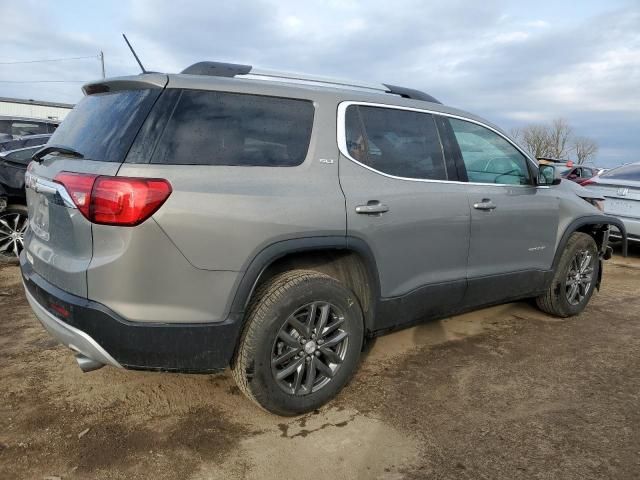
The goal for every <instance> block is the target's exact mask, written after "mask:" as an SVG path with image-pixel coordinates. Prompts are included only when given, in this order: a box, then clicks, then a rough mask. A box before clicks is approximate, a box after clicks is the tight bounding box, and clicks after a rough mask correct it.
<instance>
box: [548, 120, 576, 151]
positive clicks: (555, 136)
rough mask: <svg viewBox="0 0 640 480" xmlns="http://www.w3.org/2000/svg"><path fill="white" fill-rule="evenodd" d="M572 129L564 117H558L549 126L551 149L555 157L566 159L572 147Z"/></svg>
mask: <svg viewBox="0 0 640 480" xmlns="http://www.w3.org/2000/svg"><path fill="white" fill-rule="evenodd" d="M572 133H573V132H572V129H571V127H570V126H569V124H568V123H567V121H566V120H565V119H563V118H556V119H555V120H554V121H553V122H551V127H550V128H549V150H550V152H549V153H550V155H551V157H553V158H562V159H565V158H567V157H568V156H569V151H570V149H571V143H570V140H571V135H572Z"/></svg>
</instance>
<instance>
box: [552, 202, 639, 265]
mask: <svg viewBox="0 0 640 480" xmlns="http://www.w3.org/2000/svg"><path fill="white" fill-rule="evenodd" d="M586 225H613V226H614V227H616V228H617V229H618V230H620V235H621V237H622V255H623V256H624V257H626V256H627V250H628V245H627V243H628V242H627V229H626V228H625V226H624V223H623V222H622V220H620V219H619V218H616V217H612V216H611V215H604V214H603V215H587V216H584V217H579V218H576V219H575V220H573V221H572V222H571V223H570V224H569V226H568V227H567V228H566V229H565V231H564V233H563V234H562V238H561V239H560V242H559V243H558V248H556V254H555V256H554V258H553V264H552V265H553V266H552V270H553V271H554V272H555V270H556V268H557V267H558V263H559V262H560V257H562V252H564V248H565V246H566V245H567V242H568V241H569V237H570V236H571V234H572V233H574V232H576V231H578V229H580V228H581V227H584V226H586Z"/></svg>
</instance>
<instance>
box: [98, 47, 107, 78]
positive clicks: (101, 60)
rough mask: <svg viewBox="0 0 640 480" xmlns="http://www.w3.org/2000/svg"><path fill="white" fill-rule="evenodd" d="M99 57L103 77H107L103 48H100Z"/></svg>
mask: <svg viewBox="0 0 640 480" xmlns="http://www.w3.org/2000/svg"><path fill="white" fill-rule="evenodd" d="M98 58H100V64H101V65H102V78H106V75H105V73H104V52H103V51H102V50H100V55H98Z"/></svg>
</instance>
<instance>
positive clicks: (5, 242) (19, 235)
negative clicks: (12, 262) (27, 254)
mask: <svg viewBox="0 0 640 480" xmlns="http://www.w3.org/2000/svg"><path fill="white" fill-rule="evenodd" d="M28 226H29V220H28V218H27V216H26V215H23V214H21V213H2V214H0V254H2V255H15V256H16V257H17V256H18V255H20V252H21V251H22V249H23V248H24V232H26V230H27V227H28Z"/></svg>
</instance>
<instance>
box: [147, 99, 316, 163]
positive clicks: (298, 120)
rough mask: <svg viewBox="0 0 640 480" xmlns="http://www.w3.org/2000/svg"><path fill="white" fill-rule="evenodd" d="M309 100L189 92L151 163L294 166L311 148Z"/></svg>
mask: <svg viewBox="0 0 640 480" xmlns="http://www.w3.org/2000/svg"><path fill="white" fill-rule="evenodd" d="M313 113H314V108H313V104H312V102H310V101H307V100H295V99H289V98H277V97H266V96H259V95H248V94H238V93H227V92H206V91H198V90H185V91H183V92H182V94H181V96H180V99H179V100H178V104H177V105H176V108H175V110H174V112H173V115H172V116H171V119H170V120H169V122H168V124H167V127H166V128H165V130H164V133H163V135H162V138H161V139H160V142H159V144H158V146H157V147H156V149H155V152H154V153H153V156H152V157H151V163H164V164H174V165H175V164H177V165H232V166H265V167H270V166H271V167H292V166H296V165H300V164H301V163H302V162H303V161H304V159H305V157H306V155H307V150H308V148H309V141H310V138H311V127H312V125H313Z"/></svg>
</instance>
